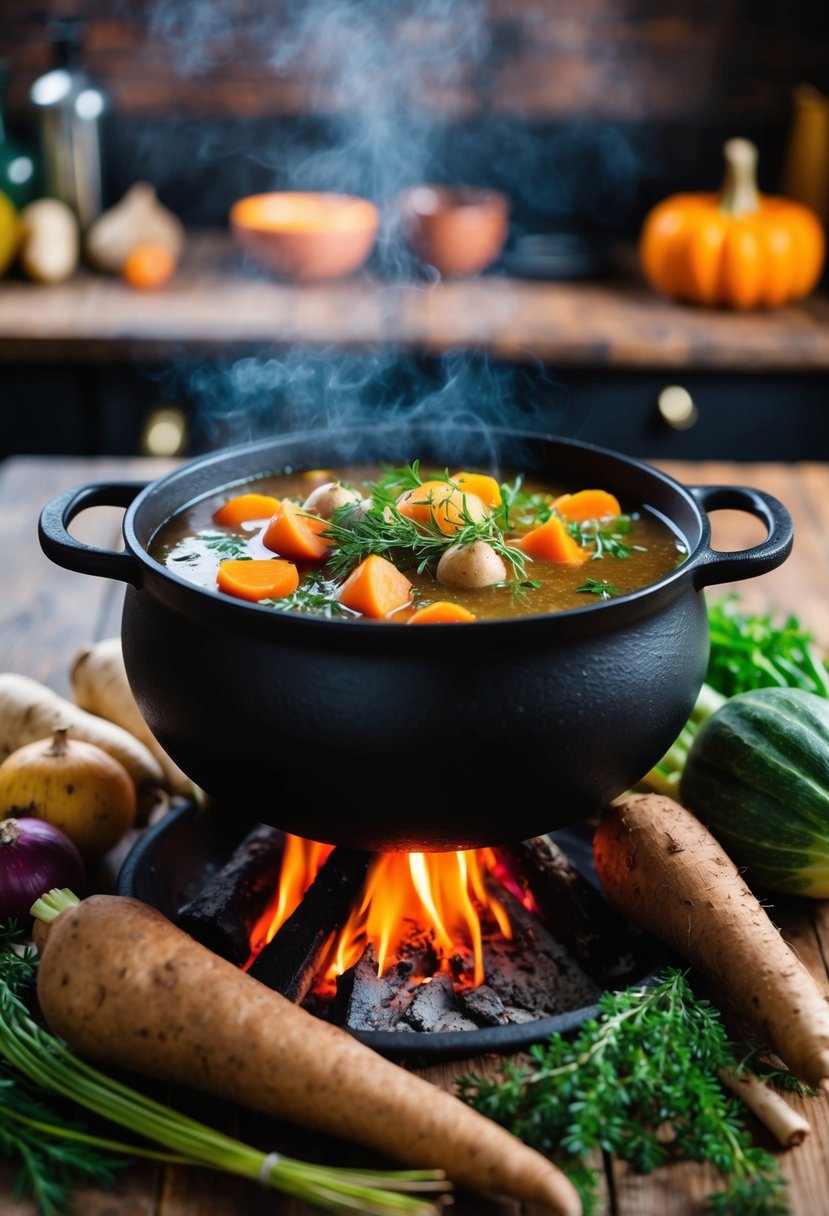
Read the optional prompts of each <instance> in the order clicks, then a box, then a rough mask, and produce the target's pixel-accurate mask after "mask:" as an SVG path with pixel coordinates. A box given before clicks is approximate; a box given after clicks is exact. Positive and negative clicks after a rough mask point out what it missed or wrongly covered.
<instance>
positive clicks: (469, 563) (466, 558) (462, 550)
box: [436, 540, 507, 588]
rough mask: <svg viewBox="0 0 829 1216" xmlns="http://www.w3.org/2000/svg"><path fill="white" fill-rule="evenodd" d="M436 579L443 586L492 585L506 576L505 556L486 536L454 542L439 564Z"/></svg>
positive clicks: (500, 581) (470, 586)
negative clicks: (469, 541) (485, 538)
mask: <svg viewBox="0 0 829 1216" xmlns="http://www.w3.org/2000/svg"><path fill="white" fill-rule="evenodd" d="M436 573H437V579H438V582H439V583H443V585H444V587H462V588H475V587H491V586H492V584H493V583H502V582H504V580H505V579H506V577H507V567H506V565H505V563H504V560H503V558H501V557H499V555H498V554H497V553H496V552H495V550H494V549H493V548H492V546H491V545H488V544H487V542H486V541H485V540H473V541H472V542H471V543H470V544H468V545H452V547H451V549H447V550H446V552H445V553H444V554H443V556H442V557H441V559H440V561H439V562H438V566H437V571H436Z"/></svg>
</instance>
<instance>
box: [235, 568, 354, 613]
mask: <svg viewBox="0 0 829 1216" xmlns="http://www.w3.org/2000/svg"><path fill="white" fill-rule="evenodd" d="M338 590H339V588H338V586H337V584H336V583H333V582H332V581H331V580H330V579H327V578H326V577H325V575H324V574H321V573H319V572H318V571H312V572H311V573H310V574H306V575H305V577H304V578H303V580H302V582H301V583H300V584H299V586H298V587H297V589H296V591H293V592H291V594H290V595H285V596H283V597H282V598H281V599H276V600H275V599H264V600H260V601H259V603H260V604H265V605H267V607H269V608H275V609H276V611H277V612H303V613H305V615H306V616H321V617H325V618H327V619H329V620H330V619H331V618H333V617H350V616H357V615H358V613H356V612H353V611H352V610H351V609H350V608H346V606H345V604H341V603H340V601H339V600H338V599H337V592H338Z"/></svg>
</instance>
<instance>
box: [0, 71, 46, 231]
mask: <svg viewBox="0 0 829 1216" xmlns="http://www.w3.org/2000/svg"><path fill="white" fill-rule="evenodd" d="M8 82H9V65H8V64H7V63H6V62H5V61H4V60H0V190H2V191H3V193H4V194H5V195H7V196H8V197H9V198H10V199H11V201H12V202H13V203H14V205H15V207H16V208H17V210H18V211H19V210H20V208H21V207H25V206H26V204H27V203H30V202H31V201H32V199H33V198H34V197H35V193H36V190H37V165H36V164H35V158H34V157H33V156H32V154H31V152H30V151H29V150H28V148H26V147H24V146H23V144H20V143H18V142H17V140H14V139H12V138H11V137H10V136H9V134H8V129H7V126H6V95H7V91H8Z"/></svg>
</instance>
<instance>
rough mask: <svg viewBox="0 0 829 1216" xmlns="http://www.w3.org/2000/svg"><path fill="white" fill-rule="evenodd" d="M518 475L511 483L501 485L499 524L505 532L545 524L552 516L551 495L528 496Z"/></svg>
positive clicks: (520, 476) (521, 477)
mask: <svg viewBox="0 0 829 1216" xmlns="http://www.w3.org/2000/svg"><path fill="white" fill-rule="evenodd" d="M523 484H524V478H523V476H522V475H521V474H520V473H519V475H518V476H517V477H516V479H515V481H513V482H506V481H505V482H502V484H501V506H500V507H499V509H498V510H499V514H500V523H501V527H502V528H503V529H504V531H505V532H512V531H515V529H517V528H528V527H530V526H531V525H532V526H534V525H538V524H545V523H546V522H547V520H548V519H549V518H550V516H551V515H552V514H553V495H552V494H538V493H537V494H528V493H527V491H526V490H524V489H523V488H522V487H523Z"/></svg>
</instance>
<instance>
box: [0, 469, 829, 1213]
mask: <svg viewBox="0 0 829 1216" xmlns="http://www.w3.org/2000/svg"><path fill="white" fill-rule="evenodd" d="M167 467H169V464H168V462H149V461H140V460H136V461H116V460H109V459H99V460H76V459H73V458H54V459H42V460H41V459H37V458H17V459H13V460H9V461H7V462H6V463H5V464H4V465H2V466H0V545H1V546H2V552H4V553H5V554H6V555H7V560H8V568H10V569H11V568H13V569H14V578H13V579H10V580H9V582H8V585H7V587H6V588H5V589H4V596H3V600H2V603H1V604H0V665H2V667H3V668H5V669H8V670H16V671H21V672H24V673H26V674H30V675H34V676H35V677H36V678H39V679H42V680H44V682H46V683H48V684H50V685H51V686H52V687H54V688H56V689H57V691H60V692H64V693H65V692H66V691H67V690H68V668H69V664H70V662H71V657H72V654H73V653H74V651H75V649H77V647H78V646H81V645H83V644H85V643H87V642H89V641H90V640H94V638H95V637H97V636H102V635H103V634H109V633H111V632H112V631H113V629H114V628H115V627H116V621H117V611H118V602H119V599H120V594H121V588H120V586H119V585H118V584H114V583H109V582H108V581H107V580H102V579H97V578H90V577H87V576H81V575H78V574H74V573H70V572H67V571H63V570H60V569H59V568H58V567H56V566H54V565H52V563H50V562H48V561H47V559H46V558H45V557H44V556H43V554H42V553H41V552H40V550H39V546H38V544H37V539H36V534H35V526H36V520H37V514H38V512H39V510H40V508H41V507H42V506H43V505H44V503H45V502H46V500H47V499H48V498H49V497H50V496H51V495H52V494H54V493H56V492H58V491H59V490H60V489H62V488H64V487H68V486H70V485H75V484H78V483H81V482H84V481H89V480H106V479H110V478H118V479H125V480H126V479H133V478H141V477H145V476H147V477H148V476H154V475H157V473H159V472H161V471H162V470H163V469H165V468H167ZM665 468H666V470H667V471H668V472H670V473H671V474H672V475H674V476H676V477H678V478H679V479H680V480H682V481H685V482H686V483H688V484H702V483H705V484H742V485H751V486H755V487H758V488H763V489H765V490H767V491H768V492H770V493H773V494H775V495H776V496H777V497H779V498H780V499H781V500H782V501H783V502H784V503H785V504H786V505H787V506H788V508H789V509H790V511H791V513H792V515H793V517H794V519H795V523H796V541H795V547H794V551H793V553H792V556H791V557H790V558H789V560H788V561H787V562H786V563H785V564H784V566H782V567H781V568H780V569H779V570H777V571H774V572H772V573H771V574H768V575H765V576H763V577H762V578H760V579H756V580H751V581H746V582H742V583H739V584H737V585H736V588H735V589H736V590H738V591H739V593H740V595H741V597H742V599H743V603H744V605H745V606H746V607H750V608H752V609H758V610H766V609H769V608H771V607H775V608H777V609H778V610H779V611H780V612H795V613H797V614H798V615H799V616H800V618H801V620H802V621H803V622H804V623H806V624H808V625H809V626H810V627H811V628H812V630H813V631H814V633H815V635H816V636H817V638H818V640H819V641H820V642H821V643H822V644H823V645H824V646H829V562H827V556H829V554H827V540H826V538H827V536H829V466H826V465H817V464H811V465H810V464H804V465H737V464H724V463H706V464H704V465H699V464H678V463H672V464H670V465H665ZM712 523H713V524H714V534H715V543H716V544H717V545H718V546H719V547H721V548H723V549H736V548H739V547H742V546H744V545H746V544H754V543H757V540H758V538H759V534H760V533H761V532H762V529H758V526H757V524H756V521H753V520H752V519H751V518H750V517H748V516H747V515H745V514H742V513H734V512H716V513H714V514H713V515H712ZM73 531H74V532H75V533H76V534H78V535H80V536H82V538H83V539H86V540H88V541H90V543H97V544H101V545H105V546H110V547H117V546H118V544H119V540H118V537H119V531H120V512H115V511H103V510H101V511H95V512H88V513H85V514H84V515H83V516H82V517H80V518H79V520H78V521H77V524H76V525H75V526H73ZM730 589H731V588H729V587H728V586H725V585H724V586H723V587H721V588H713V589H712V590H711V592H710V594H712V595H718V594H725V593H727V592H728V591H729V590H730ZM772 917H773V919H777V923H780V924H781V925H782V927H783V930H784V933H785V935H786V937H787V939H788V940H790V941H791V942H792V944H793V946H794V947H795V949H796V950H797V952H798V954H799V955H800V957H801V958H803V960H804V962H805V963H806V964H807V966H809V968H810V970H812V972H813V974H815V976H816V978H817V979H818V981H819V982H820V983H821V985H822V986H823V987H824V989H825V990H826V991H827V993H829V974H827V960H829V903H827V902H820V903H814V904H811V903H810V904H807V903H805V902H800V901H797V900H790V901H778V904H777V906H776V907H775V908H772ZM497 1067H498V1060H497V1058H495V1057H489V1058H487V1059H485V1060H473V1061H461V1062H453V1063H443V1064H440V1065H436V1066H434V1067H432V1068H430V1069H424V1070H421V1071H422V1072H423V1075H425V1076H427V1077H428V1078H429V1079H430V1080H431V1081H433V1082H434V1083H435V1084H438V1085H441V1086H443V1087H445V1088H450V1089H451V1088H452V1087H453V1085H454V1083H455V1080H456V1078H457V1076H458V1075H459V1073H460V1072H462V1071H468V1070H470V1069H477V1070H485V1071H487V1070H493V1069H497ZM789 1100H790V1101H791V1102H792V1103H793V1105H795V1106H798V1108H800V1109H802V1110H803V1112H804V1113H805V1114H806V1116H807V1117H808V1119H809V1120H810V1122H811V1123H812V1127H813V1133H812V1136H811V1137H810V1138H809V1139H808V1140H807V1141H806V1143H805V1144H804V1145H803V1146H801V1147H800V1148H798V1149H796V1150H792V1151H790V1152H789V1153H786V1154H781V1162H782V1166H783V1169H784V1171H785V1173H786V1175H787V1177H788V1178H789V1179H790V1211H791V1213H792V1216H822V1214H823V1213H824V1212H825V1211H826V1207H825V1200H826V1178H827V1177H829V1104H827V1103H826V1102H810V1101H805V1102H804V1101H800V1102H799V1101H798V1100H796V1099H789ZM204 1101H205V1102H206V1101H207V1100H204ZM196 1102H197V1108H196V1109H199V1105H198V1103H199V1100H198V1099H196ZM207 1109H208V1110H209V1116H206V1117H210V1118H215V1116H216V1111H215V1107H214V1106H208V1107H207ZM758 1141H759V1142H761V1143H765V1141H764V1140H763V1133H762V1132H759V1133H758ZM298 1143H299V1144H302V1143H303V1140H302V1134H301V1133H300V1134H299V1140H298ZM304 1143H305V1145H306V1149H307V1154H308V1155H309V1156H314V1147H313V1146H314V1144H315V1139H314V1138H313V1137H310V1138H306V1139H305V1141H304ZM291 1147H292V1148H293V1145H292V1146H291ZM354 1151H355V1152H357V1153H358V1154H359V1150H354ZM608 1173H609V1178H610V1182H611V1186H610V1189H609V1190H608V1189H607V1188H606V1187H603V1190H602V1193H601V1198H600V1202H599V1204H598V1211H597V1216H610V1214H611V1213H612V1214H613V1216H697V1214H698V1212H699V1211H700V1209H701V1203H702V1200H703V1199H704V1197H705V1195H706V1194H707V1193H708V1192H709V1191H710V1190H711V1189H714V1188H716V1187H717V1186H718V1185H719V1179H718V1176H717V1174H716V1171H713V1170H710V1169H708V1168H707V1167H702V1166H697V1165H691V1164H680V1165H672V1166H670V1167H665V1168H663V1169H661V1170H658V1171H656V1172H655V1173H654V1174H652V1175H650V1176H647V1177H642V1176H640V1175H636V1174H634V1173H633V1172H632V1171H630V1170H629V1169H628V1168H627V1167H626V1166H623V1165H621V1164H620V1163H618V1162H614V1163H612V1164H611V1166H610V1169H609V1171H608ZM13 1176H14V1175H13V1171H10V1170H8V1169H5V1170H0V1216H33V1213H34V1208H33V1206H32V1205H31V1204H27V1203H12V1202H11V1200H10V1199H8V1198H4V1197H3V1196H4V1195H5V1196H8V1195H9V1194H10V1190H11V1184H12V1179H13ZM600 1179H602V1180H603V1172H602V1171H601V1170H600ZM821 1205H823V1206H821ZM455 1210H456V1212H457V1213H458V1216H519V1213H520V1214H521V1216H529V1210H528V1209H527V1210H526V1211H522V1209H521V1207H520V1205H517V1204H515V1203H511V1202H507V1201H498V1200H495V1199H489V1198H487V1199H483V1198H481V1197H478V1196H468V1195H461V1196H459V1197H458V1203H457V1206H456V1209H455ZM77 1211H78V1212H79V1213H80V1214H82V1216H236V1214H237V1213H239V1212H244V1213H245V1216H258V1213H260V1212H261V1213H262V1214H263V1216H264V1213H265V1211H267V1212H268V1213H270V1214H271V1216H311V1213H312V1211H313V1209H312V1208H310V1207H309V1206H308V1205H307V1204H302V1203H299V1202H298V1201H296V1200H291V1199H287V1198H283V1197H281V1196H279V1195H276V1194H274V1193H272V1192H265V1191H264V1190H259V1189H257V1188H255V1187H251V1186H250V1185H249V1184H246V1183H243V1182H240V1181H236V1180H229V1179H225V1178H224V1177H217V1176H216V1175H214V1174H211V1173H209V1172H208V1171H197V1170H188V1169H182V1168H172V1167H168V1168H166V1169H164V1170H158V1169H157V1168H156V1167H155V1166H153V1165H150V1164H144V1165H138V1166H136V1167H132V1168H130V1169H129V1170H128V1171H126V1172H125V1173H124V1174H122V1175H121V1177H120V1178H119V1181H118V1184H117V1187H116V1189H115V1190H114V1191H113V1192H112V1193H109V1194H106V1195H103V1194H101V1193H99V1192H97V1191H93V1190H86V1189H85V1190H83V1191H80V1192H79V1193H78V1204H77Z"/></svg>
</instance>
